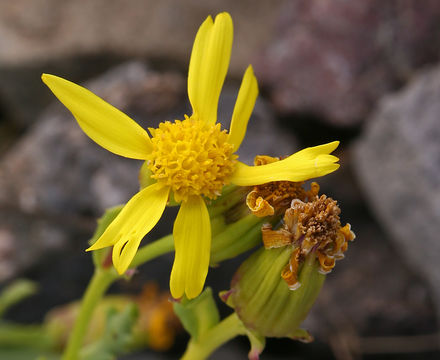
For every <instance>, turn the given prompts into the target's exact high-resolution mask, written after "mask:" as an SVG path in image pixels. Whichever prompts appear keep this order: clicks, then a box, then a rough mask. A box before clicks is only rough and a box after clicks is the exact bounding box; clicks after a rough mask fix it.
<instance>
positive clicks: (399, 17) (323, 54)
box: [256, 0, 440, 126]
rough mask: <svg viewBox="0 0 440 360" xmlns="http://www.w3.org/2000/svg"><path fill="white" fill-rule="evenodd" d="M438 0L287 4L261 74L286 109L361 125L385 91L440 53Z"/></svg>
mask: <svg viewBox="0 0 440 360" xmlns="http://www.w3.org/2000/svg"><path fill="white" fill-rule="evenodd" d="M439 21H440V3H439V2H438V1H435V0H428V1H425V2H423V6H421V4H420V2H419V1H417V0H404V1H400V0H392V1H385V2H384V1H380V0H374V1H346V0H333V1H329V0H324V1H319V0H315V1H310V0H298V1H290V2H286V3H285V6H284V7H283V8H282V11H281V13H280V16H279V21H278V30H277V31H276V32H275V34H274V35H273V40H272V44H271V45H270V46H269V48H268V49H267V51H266V52H265V55H264V56H263V58H262V59H261V61H260V62H259V64H258V66H257V67H256V69H257V74H258V76H259V78H260V79H261V80H262V83H263V84H264V85H266V86H267V88H268V91H269V94H270V96H271V98H272V101H273V103H274V105H275V108H276V110H277V111H278V112H280V113H281V114H289V113H293V112H303V113H311V114H314V115H317V116H320V117H322V118H324V119H325V120H326V121H328V122H330V123H333V124H335V125H340V126H348V125H358V124H359V123H360V122H361V121H362V120H364V118H365V117H366V116H367V115H368V114H369V112H370V109H371V107H372V105H374V104H375V102H376V101H377V100H378V99H379V98H380V97H381V96H382V95H383V94H385V93H387V92H389V91H390V90H393V89H396V88H397V87H399V86H400V85H401V84H403V83H405V82H406V81H407V80H408V78H409V77H410V76H411V75H412V74H413V72H414V70H415V69H418V68H420V67H421V66H423V65H425V64H427V63H433V62H435V61H436V60H438V59H439V50H438V49H439V45H440V27H439V26H438V23H439Z"/></svg>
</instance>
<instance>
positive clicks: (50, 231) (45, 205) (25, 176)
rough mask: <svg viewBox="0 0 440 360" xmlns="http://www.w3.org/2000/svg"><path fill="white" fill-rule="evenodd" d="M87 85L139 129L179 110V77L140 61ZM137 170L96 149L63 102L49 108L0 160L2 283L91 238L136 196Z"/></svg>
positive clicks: (181, 86) (181, 89) (133, 164)
mask: <svg viewBox="0 0 440 360" xmlns="http://www.w3.org/2000/svg"><path fill="white" fill-rule="evenodd" d="M87 87H89V88H90V89H91V90H92V91H94V92H95V93H96V94H98V95H100V96H101V97H103V98H104V99H106V100H107V101H109V102H110V103H112V104H113V105H115V106H116V107H118V108H120V109H121V110H122V111H125V112H127V113H128V114H130V115H132V117H133V118H134V119H136V120H139V122H140V123H141V124H142V125H143V126H144V127H147V126H155V125H156V124H157V122H158V121H159V118H160V120H163V119H164V118H167V117H170V118H173V117H174V114H173V112H176V113H182V108H184V105H183V104H182V98H183V94H184V91H185V82H184V80H183V78H182V77H181V76H180V75H178V74H176V73H163V74H160V73H156V72H152V71H150V70H148V68H146V67H145V66H144V65H143V64H142V63H136V62H134V63H128V64H125V65H122V66H120V67H117V68H115V69H113V70H111V71H109V72H108V73H106V74H104V75H102V76H101V77H99V78H97V79H96V80H94V81H91V82H90V83H89V84H88V85H87ZM45 91H49V90H48V89H46V90H45ZM140 165H141V162H140V161H135V160H129V159H125V158H122V157H119V156H116V155H113V154H111V153H109V152H108V151H107V150H104V149H102V148H100V147H99V146H98V145H96V144H95V143H94V142H93V141H91V140H90V139H89V138H88V137H87V136H86V135H85V134H84V133H83V132H82V131H81V129H80V128H79V126H78V125H77V123H76V121H75V120H74V118H73V117H72V115H71V114H70V113H69V112H68V111H67V110H66V109H65V108H64V107H63V106H62V105H61V104H56V105H54V106H53V107H51V108H50V109H48V110H47V111H46V112H45V113H44V114H43V115H42V116H41V117H40V118H39V119H38V120H37V121H36V123H35V125H34V126H33V127H32V128H31V129H30V130H29V131H28V132H27V133H26V134H25V135H24V136H23V137H22V138H21V139H20V141H19V142H18V143H16V144H15V145H14V146H13V147H12V148H10V149H9V151H8V152H7V153H6V154H5V155H4V156H3V157H2V159H1V160H0V214H1V216H0V260H1V263H2V267H1V268H0V280H1V279H4V278H6V277H9V276H10V275H12V274H13V273H14V272H16V271H18V269H22V268H24V267H27V266H29V265H30V264H32V263H35V262H36V261H38V259H39V257H40V255H42V254H44V253H45V252H47V251H49V250H55V249H60V248H61V247H63V246H66V245H68V244H69V242H71V243H74V242H75V240H74V239H75V237H76V236H77V235H78V233H80V234H82V238H83V239H84V235H85V236H86V237H88V236H90V234H91V233H92V231H93V227H94V219H95V218H96V217H99V216H100V215H101V214H102V213H103V211H104V209H105V208H107V207H109V206H114V205H117V204H120V203H125V202H126V201H127V200H128V199H129V198H130V197H131V196H132V195H133V194H134V193H136V191H137V190H138V186H139V185H138V170H139V168H140ZM80 238H81V236H80ZM3 260H4V261H3ZM6 264H7V265H6Z"/></svg>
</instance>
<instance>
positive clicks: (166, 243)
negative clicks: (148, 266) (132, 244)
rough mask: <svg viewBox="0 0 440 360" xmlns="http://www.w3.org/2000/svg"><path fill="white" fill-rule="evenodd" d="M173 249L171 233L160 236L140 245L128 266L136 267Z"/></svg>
mask: <svg viewBox="0 0 440 360" xmlns="http://www.w3.org/2000/svg"><path fill="white" fill-rule="evenodd" d="M173 250H174V240H173V235H172V234H170V235H167V236H164V237H163V238H160V239H159V240H156V241H154V242H152V243H151V244H148V245H145V246H143V247H141V248H140V249H139V250H138V251H137V253H136V255H135V257H134V259H133V261H132V262H131V265H130V267H136V266H139V265H142V264H145V263H146V262H147V261H150V260H152V259H155V258H157V257H159V256H161V255H164V254H166V253H169V252H171V251H173Z"/></svg>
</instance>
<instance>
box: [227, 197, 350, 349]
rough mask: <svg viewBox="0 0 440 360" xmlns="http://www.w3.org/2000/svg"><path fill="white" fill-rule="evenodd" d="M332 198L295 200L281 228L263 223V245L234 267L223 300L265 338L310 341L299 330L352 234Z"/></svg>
mask: <svg viewBox="0 0 440 360" xmlns="http://www.w3.org/2000/svg"><path fill="white" fill-rule="evenodd" d="M339 213H340V209H339V207H338V205H337V203H336V201H334V200H332V199H331V198H327V197H326V196H325V195H322V196H321V197H318V196H315V197H314V198H313V199H311V201H309V202H303V201H301V200H299V199H294V200H293V201H292V203H291V207H290V208H289V209H288V210H287V211H286V212H285V215H284V223H283V225H282V227H281V228H279V229H277V230H272V226H271V225H267V226H263V228H262V237H263V243H264V246H265V248H262V249H260V250H258V251H257V252H255V253H254V254H253V255H252V256H251V257H250V258H248V259H247V260H246V261H245V262H244V263H243V264H242V265H241V266H240V268H239V269H238V271H237V273H236V274H235V276H234V278H233V280H232V282H231V290H229V291H227V292H223V293H222V294H221V297H222V299H223V300H224V301H225V302H226V303H227V304H228V305H229V306H231V307H233V308H234V309H235V312H236V313H237V315H238V317H239V318H240V319H241V321H242V322H243V323H244V325H245V326H246V327H247V328H248V329H249V330H251V331H254V332H255V333H258V334H260V335H263V336H266V337H289V338H292V339H297V340H302V341H305V342H308V341H311V340H312V337H311V336H310V335H309V334H308V332H307V331H305V330H302V329H300V328H299V326H300V324H301V322H302V321H303V320H304V319H305V317H306V316H307V314H308V312H309V310H310V308H311V307H312V305H313V303H314V302H315V300H316V298H317V296H318V294H319V292H320V290H321V287H322V285H323V283H324V280H325V277H326V274H327V273H329V272H330V271H331V270H332V268H333V267H334V263H335V260H338V259H341V258H342V257H343V253H344V252H345V251H346V250H347V244H348V241H351V240H353V239H354V233H353V232H352V231H351V230H350V225H349V224H347V225H346V226H344V227H341V223H340V219H339Z"/></svg>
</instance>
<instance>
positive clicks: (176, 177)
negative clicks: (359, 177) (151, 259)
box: [42, 13, 339, 298]
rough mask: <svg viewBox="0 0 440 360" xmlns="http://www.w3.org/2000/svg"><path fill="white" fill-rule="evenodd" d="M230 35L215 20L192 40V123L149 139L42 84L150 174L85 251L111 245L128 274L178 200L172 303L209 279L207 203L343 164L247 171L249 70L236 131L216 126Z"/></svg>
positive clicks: (83, 94)
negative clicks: (228, 188) (242, 158)
mask: <svg viewBox="0 0 440 360" xmlns="http://www.w3.org/2000/svg"><path fill="white" fill-rule="evenodd" d="M232 38H233V27H232V19H231V17H230V15H229V14H228V13H221V14H219V15H217V16H216V18H215V21H213V20H212V18H211V17H210V16H209V17H208V18H207V19H206V20H205V21H204V22H203V24H202V25H201V26H200V28H199V31H198V32H197V36H196V38H195V41H194V45H193V49H192V53H191V59H190V65H189V72H188V97H189V100H190V103H191V106H192V111H193V112H192V114H191V116H184V119H183V120H176V121H174V122H169V121H165V122H163V123H161V124H160V125H159V127H158V128H157V129H149V131H150V134H151V137H150V135H149V134H148V133H147V131H145V130H144V129H143V128H142V127H140V126H139V125H138V124H137V123H136V122H134V121H133V120H132V119H130V118H129V117H128V116H127V115H125V114H123V113H122V112H121V111H119V110H117V109H116V108H114V107H113V106H111V105H110V104H108V103H106V102H105V101H104V100H102V99H100V98H99V97H97V96H96V95H94V94H93V93H91V92H90V91H88V90H87V89H85V88H83V87H81V86H78V85H76V84H74V83H71V82H70V81H67V80H64V79H62V78H59V77H57V76H54V75H47V74H43V76H42V79H43V81H44V82H45V83H46V85H48V86H49V88H50V89H51V90H52V92H53V93H54V94H55V95H56V96H57V97H58V99H59V100H60V101H61V102H62V103H63V104H64V105H65V106H66V107H67V108H68V109H69V110H70V111H71V112H72V114H73V115H74V117H75V118H76V120H77V121H78V123H79V125H80V127H81V128H82V129H83V131H84V132H85V133H86V134H87V135H88V136H89V137H90V138H91V139H93V140H94V141H95V142H96V143H98V144H99V145H101V146H102V147H104V148H106V149H107V150H109V151H111V152H113V153H115V154H118V155H121V156H125V157H128V158H134V159H139V160H145V161H146V164H145V166H143V169H144V170H146V171H147V175H143V177H144V180H145V177H146V178H147V181H144V183H147V184H149V185H148V186H146V187H145V188H143V189H142V190H141V191H140V192H139V193H137V194H136V195H134V196H133V197H132V198H131V199H130V200H129V201H128V203H127V204H126V205H125V207H124V208H123V209H122V211H121V212H120V214H119V215H118V216H117V217H116V219H115V220H114V221H113V222H112V223H111V224H110V226H109V227H108V228H107V229H106V231H105V232H104V233H103V234H102V236H101V237H100V238H99V239H98V240H97V241H96V243H94V244H93V245H92V246H91V247H90V248H89V249H87V250H97V249H101V248H104V247H108V246H113V256H112V258H113V264H114V266H115V268H116V270H117V271H118V272H119V273H120V274H122V273H124V272H125V271H126V270H127V268H128V267H129V266H130V263H131V261H132V259H133V257H134V255H135V254H136V251H137V249H138V247H139V245H140V242H141V240H142V238H143V237H144V236H145V235H146V234H147V233H148V232H149V231H150V230H151V229H152V228H153V227H154V226H155V225H156V223H157V222H158V221H159V219H160V217H161V216H162V213H163V211H164V209H165V206H166V205H167V203H168V202H169V201H170V199H174V201H175V202H177V203H180V210H179V213H178V215H177V218H176V220H175V222H174V229H173V235H174V242H175V259H174V265H173V269H172V272H171V278H170V288H171V293H172V295H173V296H174V297H175V298H179V297H181V296H183V295H184V294H186V296H187V297H188V298H194V297H196V296H197V295H199V294H200V292H201V291H202V289H203V285H204V282H205V278H206V275H207V272H208V266H209V261H210V259H209V257H210V246H211V225H210V217H209V214H208V210H207V205H206V201H210V200H212V199H215V198H216V197H218V196H219V195H221V193H222V188H223V186H225V185H227V184H230V183H232V184H235V185H238V186H253V185H260V184H264V183H268V182H271V181H297V182H298V181H304V180H306V179H309V178H314V177H318V176H323V175H326V174H328V173H330V172H332V171H335V170H336V169H337V168H338V167H339V165H338V164H336V162H337V161H338V158H337V157H335V156H332V155H329V154H330V153H331V152H332V151H333V150H335V148H336V147H337V146H338V142H337V141H334V142H332V143H329V144H325V145H321V146H316V147H312V148H307V149H304V150H302V151H299V152H297V153H295V154H293V155H291V156H289V157H287V158H285V159H283V160H281V161H278V162H274V163H271V164H266V165H262V166H248V165H245V164H243V163H241V162H239V161H238V160H237V155H235V152H236V151H237V150H238V148H239V147H240V144H241V142H242V140H243V138H244V135H245V132H246V128H247V123H248V120H249V118H250V115H251V113H252V110H253V108H254V105H255V101H256V98H257V95H258V85H257V80H256V78H255V76H254V72H253V69H252V67H251V66H249V67H248V68H247V69H246V71H245V73H244V76H243V80H242V83H241V86H240V89H239V92H238V96H237V101H236V103H235V107H234V110H233V114H232V119H231V125H230V130H229V132H228V131H227V130H224V129H222V128H221V125H220V124H219V123H217V107H218V100H219V96H220V92H221V89H222V86H223V82H224V79H225V76H226V72H227V69H228V66H229V60H230V55H231V48H232Z"/></svg>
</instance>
